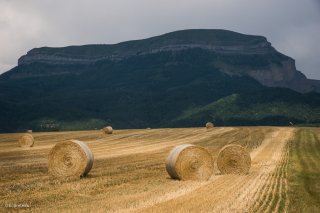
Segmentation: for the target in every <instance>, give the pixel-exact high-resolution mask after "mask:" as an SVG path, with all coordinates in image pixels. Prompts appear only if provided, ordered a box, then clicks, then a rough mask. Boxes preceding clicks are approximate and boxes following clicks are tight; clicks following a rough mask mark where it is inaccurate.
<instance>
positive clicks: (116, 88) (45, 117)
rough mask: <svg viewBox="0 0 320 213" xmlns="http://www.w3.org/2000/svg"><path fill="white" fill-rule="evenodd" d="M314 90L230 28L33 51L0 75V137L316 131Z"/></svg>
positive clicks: (288, 64) (290, 64)
mask: <svg viewBox="0 0 320 213" xmlns="http://www.w3.org/2000/svg"><path fill="white" fill-rule="evenodd" d="M319 85H320V84H319V81H317V80H309V79H307V78H306V77H305V76H304V75H303V74H302V73H301V72H299V71H297V70H296V68H295V64H294V60H293V59H291V58H290V57H288V56H285V55H283V54H281V53H279V52H277V51H276V50H275V49H274V48H273V47H272V46H271V44H270V43H269V42H268V41H267V39H266V38H264V37H262V36H252V35H244V34H240V33H236V32H231V31H227V30H183V31H177V32H172V33H168V34H164V35H161V36H156V37H152V38H148V39H143V40H137V41H128V42H122V43H119V44H112V45H84V46H70V47H61V48H49V47H43V48H36V49H32V50H30V51H29V52H28V53H27V54H26V55H24V56H22V57H21V58H20V59H19V61H18V66H17V67H15V68H13V69H12V70H10V71H8V72H6V73H4V74H2V75H1V76H0V97H1V99H0V117H1V120H0V131H1V132H7V131H21V130H24V129H31V128H32V129H34V130H39V131H40V130H41V131H50V130H73V129H90V128H100V127H102V126H104V125H106V124H112V125H113V126H114V127H115V128H146V127H178V126H199V125H201V126H202V125H203V123H205V122H206V121H208V120H211V121H214V122H215V123H217V124H219V125H287V124H288V123H289V122H293V123H296V124H315V123H320V94H319V93H317V92H319V91H320V86H319Z"/></svg>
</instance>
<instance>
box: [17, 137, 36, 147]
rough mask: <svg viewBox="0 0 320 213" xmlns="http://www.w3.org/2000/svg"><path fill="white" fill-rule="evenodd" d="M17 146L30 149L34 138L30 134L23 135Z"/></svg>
mask: <svg viewBox="0 0 320 213" xmlns="http://www.w3.org/2000/svg"><path fill="white" fill-rule="evenodd" d="M19 145H20V146H21V147H32V146H33V145H34V138H33V136H32V135H31V134H24V135H23V136H22V137H21V138H20V139H19Z"/></svg>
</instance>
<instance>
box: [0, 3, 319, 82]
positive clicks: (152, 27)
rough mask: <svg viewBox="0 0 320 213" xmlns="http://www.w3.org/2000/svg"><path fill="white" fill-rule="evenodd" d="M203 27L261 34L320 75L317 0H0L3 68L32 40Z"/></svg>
mask: <svg viewBox="0 0 320 213" xmlns="http://www.w3.org/2000/svg"><path fill="white" fill-rule="evenodd" d="M201 28H206V29H227V30H232V31H237V32H240V33H245V34H253V35H263V36H265V37H267V39H268V40H269V41H270V42H271V43H272V45H273V46H274V47H275V48H276V49H277V50H278V51H280V52H282V53H284V54H286V55H288V56H290V57H292V58H294V59H295V60H296V66H297V69H298V70H300V71H302V72H303V73H304V74H305V75H306V76H307V77H308V78H315V79H320V0H0V48H1V50H0V73H2V72H5V71H8V70H9V69H11V68H12V67H14V66H16V65H17V60H18V58H19V57H20V56H21V55H23V54H26V52H27V51H29V50H30V49H32V48H35V47H42V46H50V47H57V46H69V45H82V44H97V43H99V44H101V43H105V44H111V43H118V42H121V41H126V40H134V39H142V38H147V37H151V36H155V35H159V34H163V33H167V32H171V31H176V30H182V29H201Z"/></svg>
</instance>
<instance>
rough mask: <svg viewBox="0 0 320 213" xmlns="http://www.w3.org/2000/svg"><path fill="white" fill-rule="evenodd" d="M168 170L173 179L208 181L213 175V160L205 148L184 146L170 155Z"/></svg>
mask: <svg viewBox="0 0 320 213" xmlns="http://www.w3.org/2000/svg"><path fill="white" fill-rule="evenodd" d="M166 169H167V172H168V174H169V175H170V176H171V178H173V179H178V180H208V179H209V178H210V177H211V175H212V174H213V159H212V156H211V154H210V153H209V152H208V151H207V150H206V149H205V148H203V147H200V146H195V145H192V144H182V145H179V146H176V147H175V148H173V149H172V150H171V152H170V153H169V156H168V157H167V160H166Z"/></svg>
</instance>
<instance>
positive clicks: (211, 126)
mask: <svg viewBox="0 0 320 213" xmlns="http://www.w3.org/2000/svg"><path fill="white" fill-rule="evenodd" d="M213 127H214V125H213V123H211V122H207V123H206V128H207V129H211V128H213Z"/></svg>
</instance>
